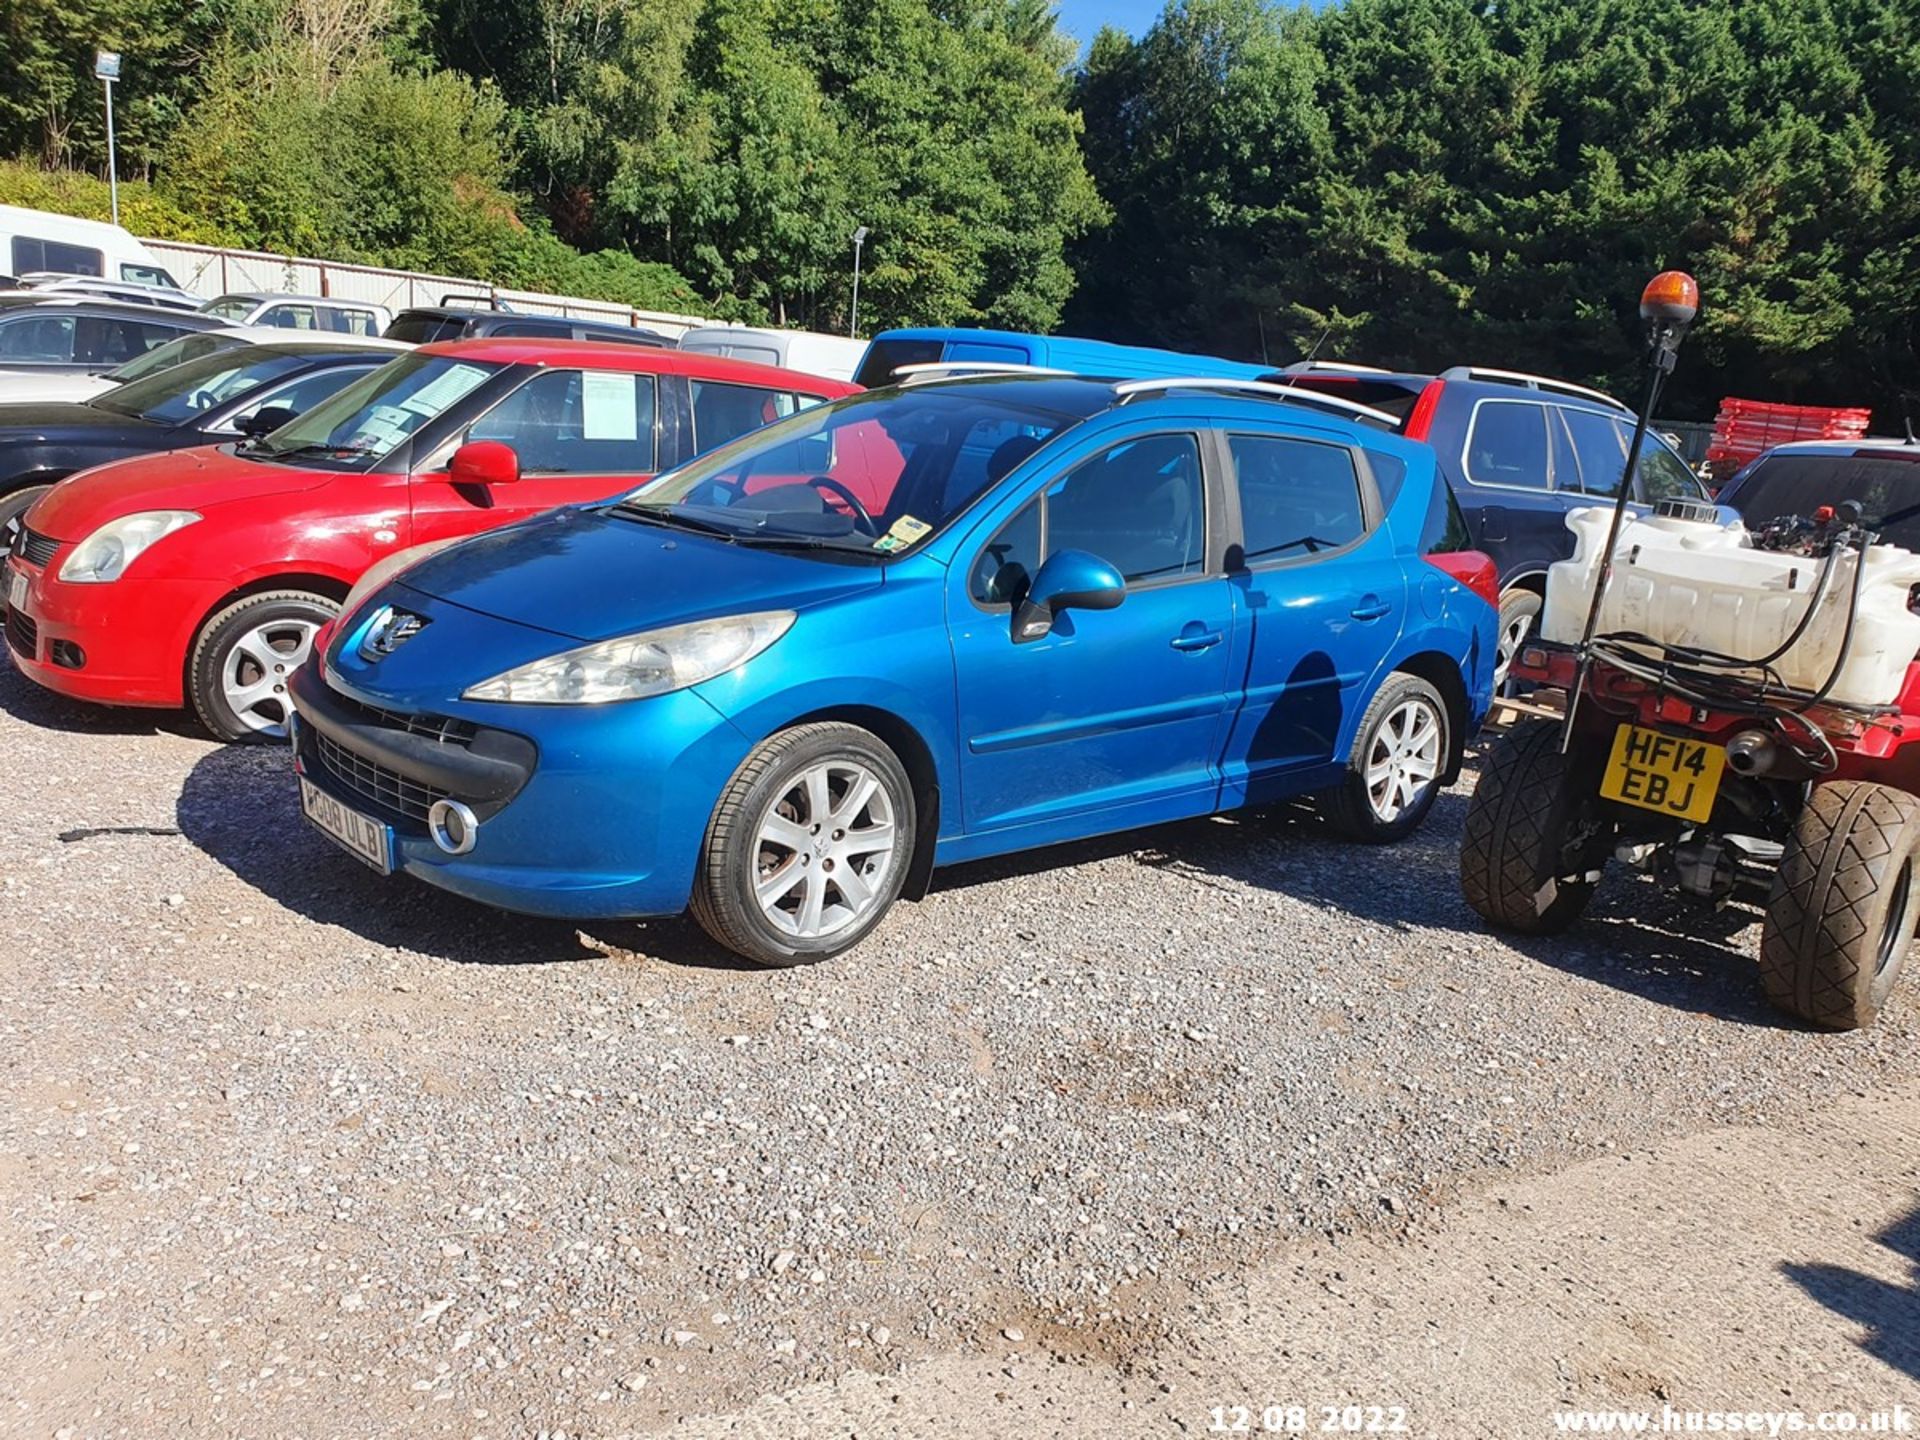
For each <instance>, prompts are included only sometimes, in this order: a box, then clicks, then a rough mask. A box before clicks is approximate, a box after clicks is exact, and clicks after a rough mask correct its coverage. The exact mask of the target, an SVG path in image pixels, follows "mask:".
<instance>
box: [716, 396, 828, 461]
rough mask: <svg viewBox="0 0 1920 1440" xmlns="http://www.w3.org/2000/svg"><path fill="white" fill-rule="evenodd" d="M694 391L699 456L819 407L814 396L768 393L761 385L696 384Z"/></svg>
mask: <svg viewBox="0 0 1920 1440" xmlns="http://www.w3.org/2000/svg"><path fill="white" fill-rule="evenodd" d="M690 388H691V389H692V391H693V448H694V450H695V452H696V453H701V452H704V451H708V450H713V449H716V448H718V447H719V446H721V445H724V444H726V443H727V442H728V441H729V440H737V439H738V438H739V437H740V436H742V435H745V434H747V433H748V432H749V431H752V430H758V429H759V428H760V427H761V426H762V425H770V424H772V423H773V422H774V421H775V420H782V419H785V418H786V417H787V416H789V415H792V414H794V413H795V412H797V411H799V410H803V409H805V408H806V407H807V406H808V405H814V404H818V403H819V402H818V401H817V400H815V399H814V398H813V397H812V396H810V395H801V394H798V393H797V392H795V391H792V390H768V389H764V388H762V387H761V386H758V385H731V384H723V383H721V382H720V381H717V380H694V381H692V382H690Z"/></svg>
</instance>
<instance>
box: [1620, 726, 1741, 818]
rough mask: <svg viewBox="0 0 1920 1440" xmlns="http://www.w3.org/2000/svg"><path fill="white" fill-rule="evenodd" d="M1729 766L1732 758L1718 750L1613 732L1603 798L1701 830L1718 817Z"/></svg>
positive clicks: (1639, 731) (1635, 730)
mask: <svg viewBox="0 0 1920 1440" xmlns="http://www.w3.org/2000/svg"><path fill="white" fill-rule="evenodd" d="M1726 760H1727V752H1726V751H1725V750H1723V749H1721V748H1720V747H1719V746H1718V745H1703V744H1701V743H1700V742H1699V741H1698V740H1683V739H1681V738H1680V737H1679V736H1677V735H1662V734H1661V733H1660V732H1659V731H1658V730H1648V729H1645V728H1643V727H1642V726H1639V725H1622V726H1621V727H1620V728H1619V729H1618V730H1616V731H1614V732H1613V753H1612V754H1611V755H1610V756H1608V757H1607V773H1606V774H1605V775H1604V776H1603V777H1602V778H1601V780H1600V794H1601V795H1602V796H1603V797H1604V798H1605V799H1608V800H1618V801H1619V802H1620V803H1621V804H1623V805H1635V806H1638V807H1639V808H1640V809H1642V810H1653V811H1657V812H1658V813H1659V814H1662V815H1671V816H1673V817H1674V818H1675V819H1676V820H1691V821H1693V822H1694V823H1696V824H1699V823H1701V822H1704V821H1705V820H1706V819H1707V817H1708V816H1709V815H1711V814H1713V797H1714V796H1715V795H1716V794H1718V793H1719V790H1720V771H1721V769H1722V768H1723V767H1724V766H1725V764H1726Z"/></svg>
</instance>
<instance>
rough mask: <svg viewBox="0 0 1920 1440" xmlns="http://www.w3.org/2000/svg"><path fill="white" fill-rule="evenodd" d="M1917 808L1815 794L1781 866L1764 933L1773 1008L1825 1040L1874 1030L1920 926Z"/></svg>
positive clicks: (1853, 785) (1833, 788)
mask: <svg viewBox="0 0 1920 1440" xmlns="http://www.w3.org/2000/svg"><path fill="white" fill-rule="evenodd" d="M1917 862H1920V799H1915V797H1913V796H1912V795H1909V794H1908V793H1907V792H1905V791H1904V790H1895V789H1893V788H1891V787H1890V786H1886V785H1874V784H1869V783H1866V782H1862V781H1853V780H1836V781H1833V782H1832V783H1830V784H1826V785H1820V786H1816V787H1815V789H1814V792H1813V794H1812V795H1811V796H1810V797H1809V798H1808V800H1807V804H1806V807H1805V808H1804V809H1803V810H1801V812H1800V818H1799V820H1798V821H1797V822H1795V825H1794V830H1793V838H1792V839H1791V840H1790V841H1788V843H1787V849H1786V853H1785V854H1784V855H1783V856H1781V858H1780V869H1779V870H1778V872H1776V873H1775V875H1774V877H1773V893H1772V895H1771V896H1770V897H1769V898H1768V900H1767V917H1766V923H1765V924H1764V926H1763V927H1762V929H1761V932H1760V979H1761V983H1762V984H1763V985H1764V986H1765V987H1766V992H1767V998H1768V999H1769V1000H1770V1001H1772V1002H1773V1003H1774V1004H1775V1005H1776V1006H1778V1007H1779V1008H1780V1009H1782V1010H1784V1011H1786V1012H1787V1013H1788V1014H1790V1015H1797V1016H1799V1017H1800V1018H1801V1019H1802V1020H1805V1021H1807V1022H1808V1023H1809V1024H1813V1025H1818V1026H1820V1027H1821V1028H1823V1029H1827V1030H1857V1029H1859V1028H1860V1027H1861V1026H1864V1025H1871V1024H1872V1023H1873V1021H1874V1019H1875V1017H1876V1016H1878V1015H1879V1013H1880V1007H1881V1006H1882V1005H1884V1004H1885V1003H1886V999H1887V996H1888V994H1889V993H1890V992H1891V991H1892V989H1893V983H1894V981H1895V979H1897V978H1898V976H1899V974H1900V967H1901V965H1902V963H1903V962H1904V961H1905V960H1906V955H1907V947H1908V945H1909V944H1910V943H1911V942H1912V940H1913V932H1914V925H1915V922H1916V921H1920V884H1916V883H1915V874H1914V869H1915V865H1916V863H1917Z"/></svg>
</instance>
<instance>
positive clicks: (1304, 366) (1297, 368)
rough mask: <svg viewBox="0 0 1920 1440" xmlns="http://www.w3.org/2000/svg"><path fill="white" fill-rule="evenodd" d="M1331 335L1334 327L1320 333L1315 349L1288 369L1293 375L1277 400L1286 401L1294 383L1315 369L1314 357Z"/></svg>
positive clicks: (1281, 388)
mask: <svg viewBox="0 0 1920 1440" xmlns="http://www.w3.org/2000/svg"><path fill="white" fill-rule="evenodd" d="M1331 334H1333V326H1332V325H1328V326H1327V328H1326V329H1324V330H1322V331H1321V332H1320V338H1319V339H1318V340H1316V341H1314V342H1313V348H1312V349H1311V350H1309V351H1307V353H1306V354H1305V355H1304V356H1303V357H1302V358H1301V359H1300V360H1299V361H1298V362H1297V363H1296V365H1294V366H1290V367H1288V368H1289V370H1290V371H1291V373H1290V374H1289V375H1288V376H1287V383H1286V384H1284V385H1282V386H1281V387H1280V394H1279V395H1278V396H1276V397H1275V398H1276V399H1280V400H1284V399H1286V398H1287V396H1288V395H1289V394H1291V393H1292V391H1293V382H1294V381H1296V380H1298V379H1299V378H1300V377H1301V376H1302V375H1304V374H1306V373H1307V371H1308V370H1310V369H1312V368H1313V361H1314V357H1315V356H1317V355H1318V354H1319V353H1320V347H1321V346H1322V345H1324V344H1326V343H1327V337H1328V336H1329V335H1331Z"/></svg>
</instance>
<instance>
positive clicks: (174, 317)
mask: <svg viewBox="0 0 1920 1440" xmlns="http://www.w3.org/2000/svg"><path fill="white" fill-rule="evenodd" d="M30 293H32V294H34V295H36V296H38V297H39V298H38V299H37V300H34V301H29V302H28V303H29V304H32V305H36V306H39V307H42V308H44V309H48V310H58V311H59V312H60V313H61V314H63V315H64V314H67V313H68V312H70V311H78V312H80V313H82V314H85V315H105V316H108V317H124V318H126V319H128V320H144V321H146V322H148V323H149V324H154V325H172V326H175V327H176V328H178V329H181V330H218V329H219V328H220V321H219V320H218V319H216V318H215V317H214V316H212V315H202V314H201V313H200V312H199V311H198V310H173V309H168V308H166V307H164V306H159V305H128V304H125V303H123V302H122V301H119V300H102V299H98V298H96V297H93V296H88V295H84V294H82V293H80V292H79V291H73V292H71V293H61V292H59V291H54V292H51V293H50V292H48V291H45V290H35V291H32V292H30ZM4 298H6V299H8V300H11V299H13V297H12V296H7V297H4Z"/></svg>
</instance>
